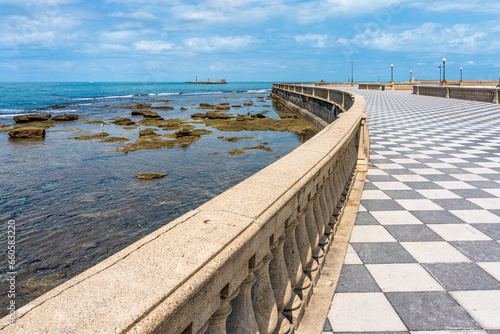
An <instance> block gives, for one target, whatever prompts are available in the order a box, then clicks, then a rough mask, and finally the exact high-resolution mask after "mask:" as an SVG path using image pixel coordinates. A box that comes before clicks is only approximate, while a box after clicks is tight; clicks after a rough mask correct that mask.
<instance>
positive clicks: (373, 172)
mask: <svg viewBox="0 0 500 334" xmlns="http://www.w3.org/2000/svg"><path fill="white" fill-rule="evenodd" d="M371 158H372V159H375V158H373V157H371ZM368 175H389V174H387V173H386V172H384V171H383V170H381V169H378V168H369V169H368Z"/></svg>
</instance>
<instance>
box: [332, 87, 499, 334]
mask: <svg viewBox="0 0 500 334" xmlns="http://www.w3.org/2000/svg"><path fill="white" fill-rule="evenodd" d="M355 91H356V92H357V93H359V94H362V95H364V96H365V97H366V101H367V105H368V107H367V115H368V127H369V131H370V136H371V150H372V153H371V163H370V168H369V171H368V176H367V182H366V184H365V189H364V191H363V195H362V199H361V206H360V209H359V213H358V216H357V219H356V223H355V226H354V229H353V233H352V236H351V241H350V245H349V248H348V253H347V256H346V259H345V262H344V266H343V269H342V273H341V275H340V279H339V282H338V285H337V288H336V292H335V295H334V298H333V302H332V306H331V308H330V311H329V314H328V319H327V321H326V322H325V327H324V332H325V333H331V332H335V333H341V332H350V333H352V332H364V333H367V332H370V333H373V332H401V333H408V332H412V333H416V332H424V331H425V332H428V333H430V332H440V333H450V332H453V333H456V332H468V333H488V334H500V241H499V240H500V105H495V104H488V103H481V102H472V101H462V100H452V99H443V98H434V97H425V96H415V95H412V94H411V93H410V92H397V91H396V92H389V91H386V92H378V91H361V90H355Z"/></svg>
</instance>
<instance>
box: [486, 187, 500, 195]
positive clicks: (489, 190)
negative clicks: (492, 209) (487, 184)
mask: <svg viewBox="0 0 500 334" xmlns="http://www.w3.org/2000/svg"><path fill="white" fill-rule="evenodd" d="M483 190H484V191H486V192H489V193H490V194H492V195H493V196H496V197H500V188H499V189H483Z"/></svg>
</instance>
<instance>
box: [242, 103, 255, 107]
mask: <svg viewBox="0 0 500 334" xmlns="http://www.w3.org/2000/svg"><path fill="white" fill-rule="evenodd" d="M243 105H244V106H245V107H251V106H253V103H243Z"/></svg>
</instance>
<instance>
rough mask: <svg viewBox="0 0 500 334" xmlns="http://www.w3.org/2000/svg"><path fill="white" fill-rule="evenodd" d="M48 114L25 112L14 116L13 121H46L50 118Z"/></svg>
mask: <svg viewBox="0 0 500 334" xmlns="http://www.w3.org/2000/svg"><path fill="white" fill-rule="evenodd" d="M50 116H51V115H50V114H27V115H19V116H14V121H15V122H16V123H28V122H38V121H46V120H48V119H49V118H50Z"/></svg>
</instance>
